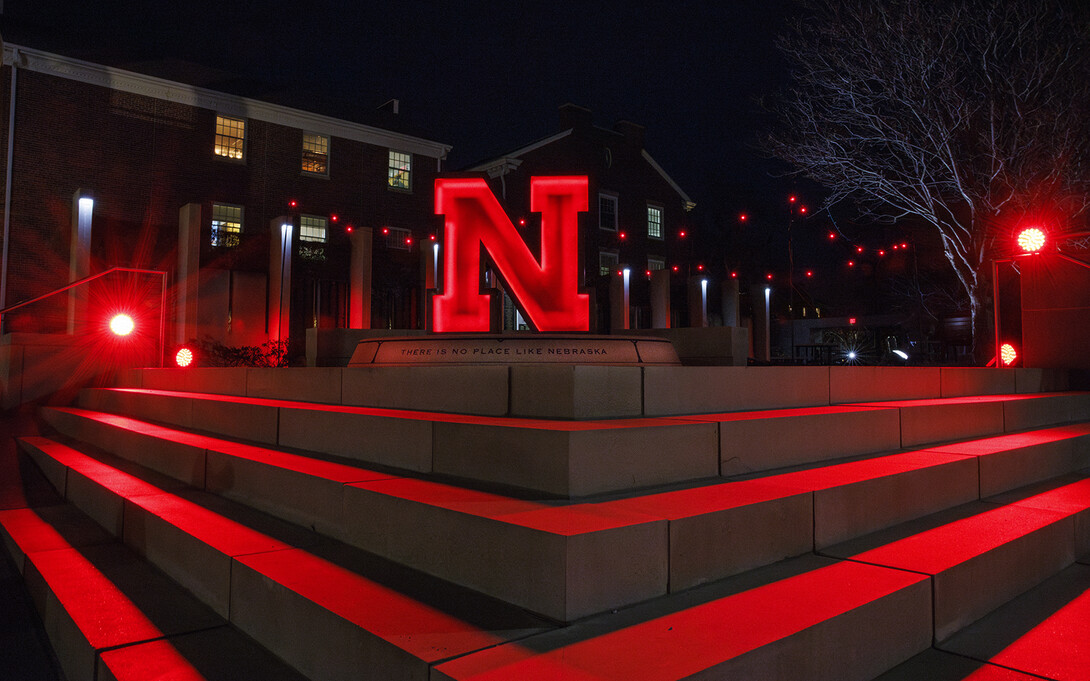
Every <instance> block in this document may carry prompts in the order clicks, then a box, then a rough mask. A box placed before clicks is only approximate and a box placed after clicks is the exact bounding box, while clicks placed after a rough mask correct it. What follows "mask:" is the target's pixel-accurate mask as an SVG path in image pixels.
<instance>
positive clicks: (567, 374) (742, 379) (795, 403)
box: [117, 365, 1069, 419]
mask: <svg viewBox="0 0 1090 681" xmlns="http://www.w3.org/2000/svg"><path fill="white" fill-rule="evenodd" d="M117 385H118V386H119V387H128V388H145V389H150V390H185V391H188V392H196V393H211V394H217V395H231V396H237V397H256V398H269V399H282V400H300V401H305V402H318V403H326V404H343V405H345V406H361V407H377V408H383V409H403V410H410V411H412V410H415V411H433V412H449V413H456V414H475V415H481V416H521V417H528V418H571V419H604V418H630V417H637V416H670V415H684V414H699V413H717V412H728V411H750V410H754V409H787V408H794V407H812V406H822V405H830V404H843V403H851V402H873V401H882V400H916V399H931V398H939V397H960V396H965V395H990V394H1000V393H1007V394H1015V393H1035V392H1055V391H1061V390H1068V389H1069V388H1068V386H1069V376H1068V375H1067V372H1064V371H1062V370H1047V369H986V368H972V367H942V368H939V367H851V366H844V367H726V366H702V367H642V368H641V367H606V366H578V365H553V366H512V367H508V366H472V367H467V366H452V367H441V366H387V367H380V368H376V367H370V368H330V367H326V368H307V369H247V368H212V367H201V368H189V369H133V370H129V371H125V372H122V374H121V376H120V377H119V381H118V383H117Z"/></svg>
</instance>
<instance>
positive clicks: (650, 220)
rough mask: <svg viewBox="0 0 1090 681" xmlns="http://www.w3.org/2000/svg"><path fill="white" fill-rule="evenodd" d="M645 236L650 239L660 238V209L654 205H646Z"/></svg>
mask: <svg viewBox="0 0 1090 681" xmlns="http://www.w3.org/2000/svg"><path fill="white" fill-rule="evenodd" d="M647 236H649V237H651V238H652V239H661V238H662V209H661V208H657V207H655V206H648V207H647Z"/></svg>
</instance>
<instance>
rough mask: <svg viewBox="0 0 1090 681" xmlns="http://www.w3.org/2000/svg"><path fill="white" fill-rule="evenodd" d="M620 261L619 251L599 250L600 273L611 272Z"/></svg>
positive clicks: (604, 274)
mask: <svg viewBox="0 0 1090 681" xmlns="http://www.w3.org/2000/svg"><path fill="white" fill-rule="evenodd" d="M620 262H621V259H620V256H619V255H618V254H617V251H598V274H601V275H602V276H606V275H608V274H611V273H612V272H613V271H614V270H616V269H617V265H618V264H620Z"/></svg>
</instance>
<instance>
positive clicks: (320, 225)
mask: <svg viewBox="0 0 1090 681" xmlns="http://www.w3.org/2000/svg"><path fill="white" fill-rule="evenodd" d="M299 240H300V241H318V242H324V241H325V240H326V219H325V218H319V217H315V216H313V215H301V216H299Z"/></svg>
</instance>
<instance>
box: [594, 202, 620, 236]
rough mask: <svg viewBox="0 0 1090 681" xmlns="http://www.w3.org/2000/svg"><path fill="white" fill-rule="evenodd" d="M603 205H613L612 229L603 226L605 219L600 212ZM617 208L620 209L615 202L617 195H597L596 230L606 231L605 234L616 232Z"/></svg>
mask: <svg viewBox="0 0 1090 681" xmlns="http://www.w3.org/2000/svg"><path fill="white" fill-rule="evenodd" d="M603 203H612V204H613V226H612V227H611V226H609V225H607V224H605V220H604V218H605V215H606V213H605V212H604V211H603V210H602V204H603ZM619 208H620V201H618V200H617V195H616V194H604V193H599V194H598V229H601V230H604V231H607V232H616V231H617V221H618V220H619V218H618V216H617V212H618V209H619Z"/></svg>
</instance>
